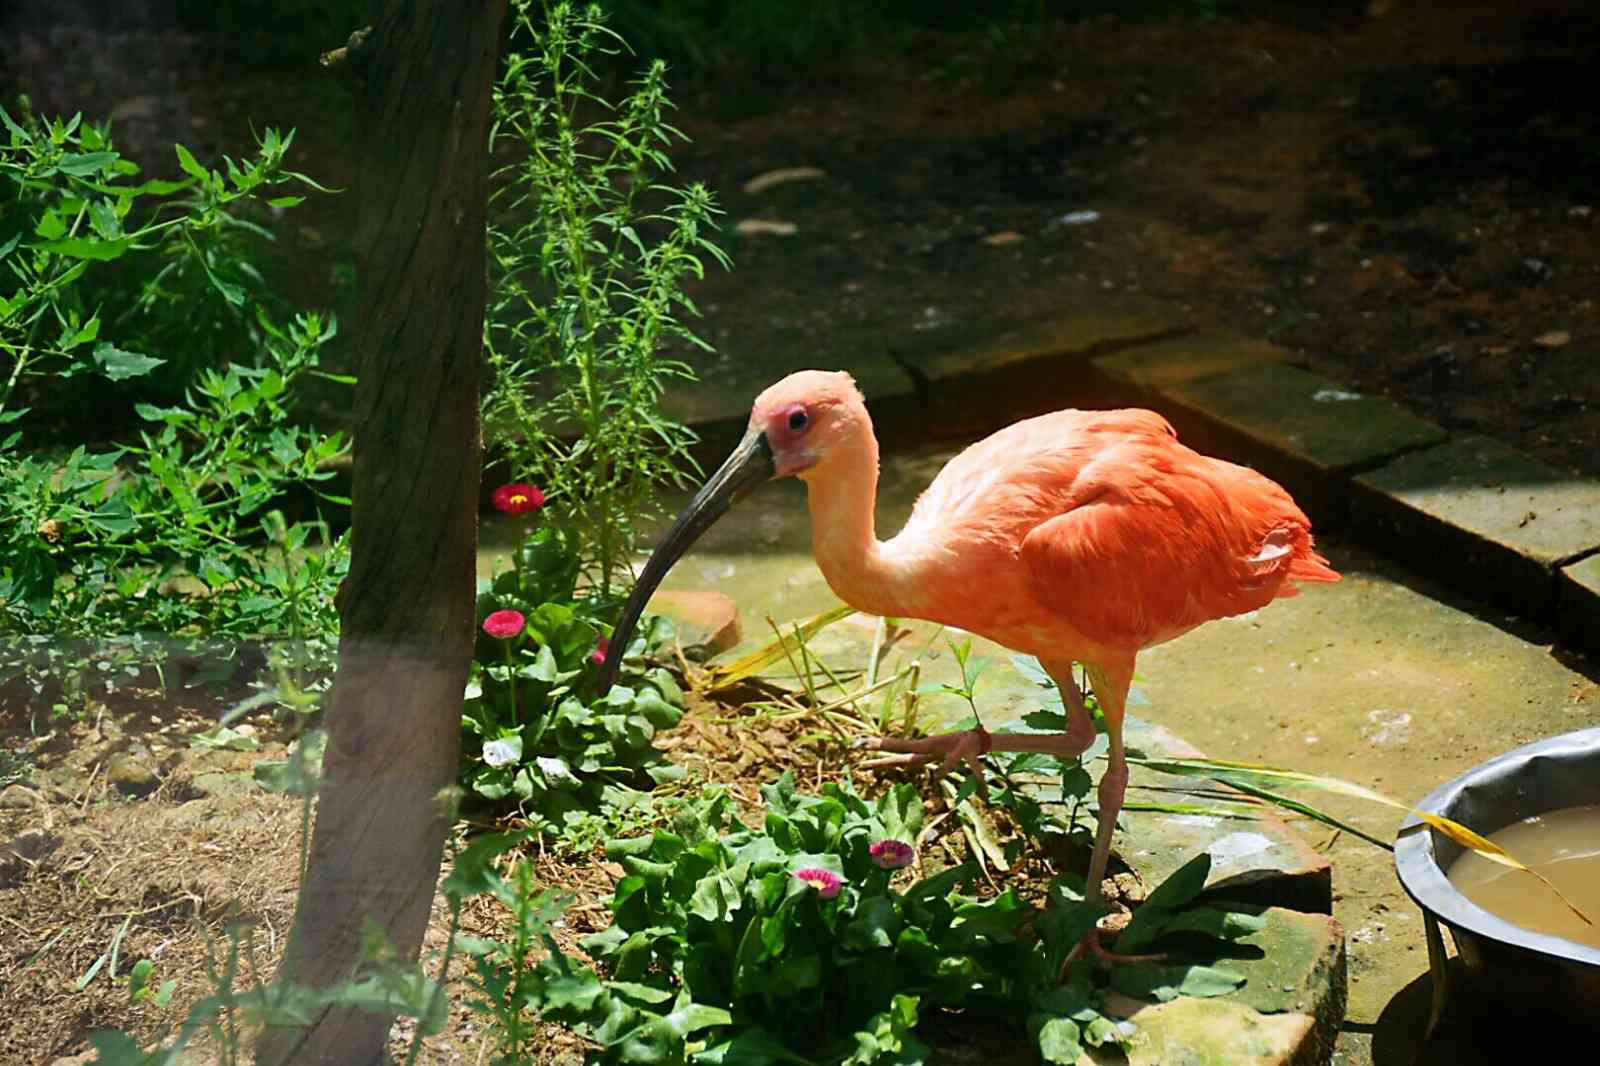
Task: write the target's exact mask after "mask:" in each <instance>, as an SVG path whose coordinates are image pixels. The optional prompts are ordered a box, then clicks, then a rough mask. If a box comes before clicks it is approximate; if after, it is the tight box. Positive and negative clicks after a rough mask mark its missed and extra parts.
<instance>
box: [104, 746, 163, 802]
mask: <svg viewBox="0 0 1600 1066" xmlns="http://www.w3.org/2000/svg"><path fill="white" fill-rule="evenodd" d="M106 780H107V781H109V782H111V787H113V788H115V789H116V790H117V791H118V792H121V793H122V794H123V795H125V796H146V795H149V794H150V793H152V792H154V791H155V790H156V788H157V787H159V786H160V784H161V777H160V775H159V774H157V773H156V768H155V767H154V766H152V765H151V764H150V760H149V759H147V758H145V757H143V756H139V755H118V756H116V757H114V758H113V759H112V760H111V765H110V766H108V767H107V768H106Z"/></svg>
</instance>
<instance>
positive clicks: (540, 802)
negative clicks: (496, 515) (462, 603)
mask: <svg viewBox="0 0 1600 1066" xmlns="http://www.w3.org/2000/svg"><path fill="white" fill-rule="evenodd" d="M511 562H512V565H511V568H510V569H508V570H506V571H505V572H503V573H501V574H499V575H497V576H496V577H495V578H494V579H493V580H492V581H490V582H489V583H488V585H487V587H486V588H484V589H483V590H482V591H481V592H480V593H479V596H478V620H479V636H478V642H477V646H476V648H475V649H474V653H473V665H472V672H471V675H470V679H469V681H468V684H467V691H466V703H465V712H464V715H463V718H462V726H463V729H464V730H465V736H464V740H465V744H464V746H463V760H464V777H465V780H466V782H467V784H468V785H469V787H470V788H471V789H472V790H473V791H474V792H476V793H477V794H478V795H479V796H482V797H483V798H485V799H488V800H491V801H508V800H510V801H516V802H518V803H520V804H521V805H522V807H523V808H524V809H525V810H526V811H528V812H529V813H530V814H532V815H533V816H535V817H536V818H537V820H538V821H539V822H540V823H541V824H542V825H544V826H546V827H547V828H551V829H555V830H557V831H560V830H562V829H563V828H564V827H568V826H570V827H573V828H576V827H578V826H580V825H582V824H585V821H586V820H585V818H584V815H585V813H586V812H593V811H595V810H597V809H598V808H599V807H600V806H602V805H604V806H607V807H614V808H618V809H624V810H625V809H628V808H631V807H635V806H637V805H638V804H639V803H640V802H641V799H642V797H641V796H640V794H639V793H640V790H643V789H648V788H651V787H653V786H654V785H658V784H663V783H666V782H669V781H675V780H677V779H679V778H681V777H682V776H683V771H682V768H681V767H676V766H673V765H671V764H670V763H668V762H667V761H666V759H665V758H664V756H663V755H662V754H661V752H660V751H659V750H657V749H656V748H655V747H654V746H653V745H652V743H651V741H652V740H653V739H654V737H655V734H656V731H657V730H661V729H668V728H671V727H672V726H674V725H676V724H677V723H678V720H679V718H681V717H682V714H683V694H682V691H681V690H680V689H679V687H678V684H677V682H676V681H675V680H674V679H673V677H672V675H671V674H670V673H669V672H668V671H667V670H665V669H663V668H661V667H653V666H650V665H648V663H647V662H646V660H645V652H646V651H647V650H648V649H649V648H650V647H652V646H654V645H656V644H659V643H660V642H662V641H663V640H664V639H665V638H666V636H667V634H668V630H669V627H667V625H666V623H665V622H664V621H663V620H661V619H652V620H651V621H650V624H648V625H645V626H641V627H640V631H639V633H638V635H637V636H635V638H634V640H633V643H632V645H631V646H630V647H629V648H628V650H627V654H626V655H625V656H624V659H623V672H622V676H621V678H620V680H619V682H618V683H617V684H616V685H613V686H612V688H611V690H610V691H609V692H607V693H606V694H605V695H604V696H599V697H597V696H596V695H595V687H596V684H595V682H596V676H597V674H598V672H599V659H600V657H601V656H602V654H603V651H604V649H605V647H606V644H605V636H604V634H605V633H606V631H607V629H608V628H609V625H608V623H606V622H604V621H602V617H609V615H610V613H611V612H610V611H609V609H608V608H607V607H606V605H605V603H604V602H603V601H598V600H595V599H593V598H590V597H588V596H585V595H580V593H579V591H578V588H577V583H578V571H579V561H578V557H577V554H576V553H575V551H574V550H573V548H572V546H571V541H570V536H569V534H567V533H566V532H564V531H563V530H562V529H561V528H560V527H557V526H544V527H542V528H540V529H538V530H536V531H534V532H533V533H532V534H531V535H530V536H529V537H528V538H527V539H526V540H525V541H524V542H523V543H522V544H521V545H520V546H519V547H518V548H517V550H516V551H515V552H514V553H513V554H512V559H511Z"/></svg>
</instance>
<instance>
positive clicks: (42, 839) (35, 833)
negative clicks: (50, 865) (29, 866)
mask: <svg viewBox="0 0 1600 1066" xmlns="http://www.w3.org/2000/svg"><path fill="white" fill-rule="evenodd" d="M60 843H61V838H60V837H58V836H56V835H55V834H54V833H51V832H49V831H48V830H44V829H25V830H23V831H22V832H20V833H18V834H17V835H16V836H14V837H12V838H11V839H10V840H8V841H7V842H6V843H5V845H4V846H0V858H11V857H12V856H16V857H17V858H19V859H21V860H22V861H23V862H28V863H35V862H38V861H39V860H40V859H42V858H44V857H45V856H46V855H49V854H50V853H51V852H52V851H54V850H56V845H58V844H60Z"/></svg>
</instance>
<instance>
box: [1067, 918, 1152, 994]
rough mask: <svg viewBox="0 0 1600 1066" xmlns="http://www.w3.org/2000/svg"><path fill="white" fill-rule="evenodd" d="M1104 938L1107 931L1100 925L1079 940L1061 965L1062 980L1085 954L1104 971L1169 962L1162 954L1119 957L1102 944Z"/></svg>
mask: <svg viewBox="0 0 1600 1066" xmlns="http://www.w3.org/2000/svg"><path fill="white" fill-rule="evenodd" d="M1103 936H1105V930H1103V929H1101V928H1100V927H1099V926H1098V925H1096V926H1095V927H1093V928H1092V929H1090V930H1089V931H1088V932H1087V933H1085V934H1083V939H1081V940H1079V941H1078V943H1077V944H1076V945H1074V947H1073V949H1072V950H1071V951H1069V952H1067V957H1066V959H1065V960H1064V961H1063V962H1062V963H1061V979H1062V980H1066V976H1067V967H1068V966H1071V965H1072V964H1073V963H1074V962H1076V961H1077V960H1078V959H1081V958H1083V956H1084V955H1085V954H1087V955H1090V956H1092V957H1093V958H1094V961H1095V964H1096V965H1097V966H1099V967H1100V968H1101V969H1102V970H1109V969H1111V967H1113V966H1127V965H1129V964H1131V963H1135V962H1165V961H1167V957H1166V956H1165V955H1160V954H1157V955H1118V954H1117V953H1116V952H1114V951H1109V950H1107V949H1106V946H1105V944H1103V943H1101V937H1103Z"/></svg>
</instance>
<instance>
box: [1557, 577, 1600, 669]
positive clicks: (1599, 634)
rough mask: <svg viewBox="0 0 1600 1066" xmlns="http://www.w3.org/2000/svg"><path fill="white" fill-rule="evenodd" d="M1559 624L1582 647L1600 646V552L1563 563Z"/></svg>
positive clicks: (1558, 609) (1563, 633) (1558, 610)
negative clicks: (1569, 562) (1568, 564)
mask: <svg viewBox="0 0 1600 1066" xmlns="http://www.w3.org/2000/svg"><path fill="white" fill-rule="evenodd" d="M1556 625H1557V628H1559V629H1560V630H1561V634H1562V636H1564V637H1565V638H1566V639H1568V640H1570V641H1572V643H1574V644H1576V645H1577V646H1578V647H1580V648H1596V649H1600V555H1591V556H1589V558H1587V559H1584V560H1583V561H1581V562H1577V563H1573V564H1572V565H1571V566H1566V567H1562V569H1561V575H1560V577H1559V579H1558V580H1557V585H1556Z"/></svg>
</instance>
